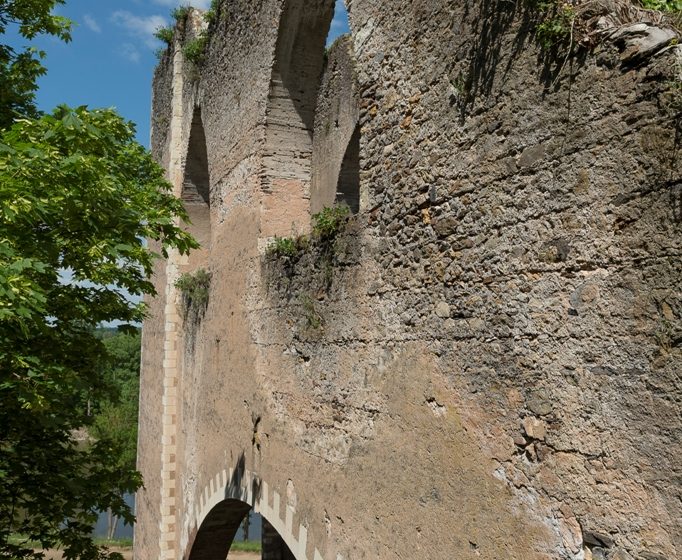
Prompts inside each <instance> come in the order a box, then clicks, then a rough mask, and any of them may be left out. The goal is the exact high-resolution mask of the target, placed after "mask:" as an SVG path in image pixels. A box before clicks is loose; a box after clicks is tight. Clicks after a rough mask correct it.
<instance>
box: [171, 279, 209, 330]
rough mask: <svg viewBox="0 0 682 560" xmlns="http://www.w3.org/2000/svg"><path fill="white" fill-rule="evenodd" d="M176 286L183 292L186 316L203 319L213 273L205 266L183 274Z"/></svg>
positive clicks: (187, 317)
mask: <svg viewBox="0 0 682 560" xmlns="http://www.w3.org/2000/svg"><path fill="white" fill-rule="evenodd" d="M175 287H176V288H177V289H178V290H180V293H181V294H182V309H183V313H184V318H185V320H186V321H187V320H188V319H195V320H198V319H201V317H203V315H204V312H205V311H206V307H207V306H208V297H209V289H210V287H211V273H210V272H207V271H206V270H204V269H203V268H200V269H198V270H196V271H194V272H187V273H185V274H182V275H181V276H180V278H178V279H177V281H176V282H175Z"/></svg>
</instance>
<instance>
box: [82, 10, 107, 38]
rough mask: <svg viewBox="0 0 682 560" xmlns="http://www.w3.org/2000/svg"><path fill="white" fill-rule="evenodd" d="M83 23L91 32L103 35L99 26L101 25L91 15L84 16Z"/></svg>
mask: <svg viewBox="0 0 682 560" xmlns="http://www.w3.org/2000/svg"><path fill="white" fill-rule="evenodd" d="M83 22H84V23H85V27H87V28H88V29H89V30H90V31H94V32H95V33H102V28H101V27H100V26H99V23H97V20H95V18H94V17H92V16H91V15H87V14H86V15H85V16H83Z"/></svg>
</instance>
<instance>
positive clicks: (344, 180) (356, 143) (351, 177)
mask: <svg viewBox="0 0 682 560" xmlns="http://www.w3.org/2000/svg"><path fill="white" fill-rule="evenodd" d="M336 202H337V203H341V204H346V205H348V207H349V208H350V211H351V212H352V213H353V214H356V213H357V212H358V211H359V210H360V125H359V124H358V125H357V126H356V127H355V131H354V132H353V135H352V136H351V138H350V141H349V142H348V147H347V148H346V153H345V154H344V156H343V161H342V162H341V171H340V172H339V181H338V184H337V187H336Z"/></svg>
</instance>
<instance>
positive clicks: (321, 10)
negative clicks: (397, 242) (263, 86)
mask: <svg viewBox="0 0 682 560" xmlns="http://www.w3.org/2000/svg"><path fill="white" fill-rule="evenodd" d="M334 6H335V0H316V1H314V2H311V1H310V0H286V1H285V2H284V6H283V9H282V14H281V17H280V23H279V30H278V34H277V41H276V45H275V60H274V65H273V69H272V73H271V78H270V88H269V93H268V102H267V109H266V125H265V147H264V151H263V173H262V186H263V198H262V203H261V204H262V208H261V216H262V219H261V232H262V235H263V236H264V237H268V236H273V235H290V234H291V230H292V227H293V228H294V229H297V228H298V229H301V230H304V229H306V228H307V227H308V222H309V216H310V182H311V175H312V151H313V130H314V124H315V108H316V104H317V94H318V90H319V86H320V80H321V77H322V71H323V68H324V58H325V41H326V39H327V35H328V31H329V28H330V25H331V21H332V17H333V14H334Z"/></svg>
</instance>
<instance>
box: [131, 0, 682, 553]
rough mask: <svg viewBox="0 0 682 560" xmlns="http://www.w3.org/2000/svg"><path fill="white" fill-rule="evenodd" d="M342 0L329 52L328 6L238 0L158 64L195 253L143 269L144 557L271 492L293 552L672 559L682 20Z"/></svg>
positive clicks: (163, 158) (677, 527) (272, 513)
mask: <svg viewBox="0 0 682 560" xmlns="http://www.w3.org/2000/svg"><path fill="white" fill-rule="evenodd" d="M348 4H349V6H348V8H349V13H350V19H351V28H352V34H351V37H350V38H349V39H345V40H341V41H339V42H338V43H337V44H336V45H335V46H334V48H333V49H331V51H330V52H329V53H327V55H326V56H325V52H324V41H325V37H326V30H327V29H328V26H329V22H330V20H331V16H332V12H333V1H332V0H309V1H303V0H256V1H254V0H248V1H247V0H231V1H229V2H227V1H226V2H221V3H220V5H219V11H218V18H217V22H216V23H215V24H212V25H211V26H210V28H209V30H208V31H209V33H210V41H209V44H208V48H207V52H206V57H205V61H204V62H203V63H202V64H201V65H199V66H198V67H197V66H195V65H193V64H192V63H190V62H188V61H186V60H184V59H183V55H182V49H181V43H182V41H187V40H189V39H190V38H191V37H192V36H196V34H198V33H200V32H201V27H202V25H203V24H202V21H201V17H200V16H199V14H197V13H193V14H192V15H191V17H190V18H189V19H188V21H187V22H183V24H182V25H181V27H180V28H179V29H178V30H177V31H176V45H175V46H174V48H173V49H171V52H169V53H167V55H166V56H165V57H164V58H163V60H162V61H161V63H160V65H159V67H158V69H157V72H156V75H155V80H154V109H153V126H152V148H153V152H154V155H155V157H156V158H157V160H158V161H159V162H161V163H162V164H163V165H164V166H165V167H166V169H167V170H168V176H169V179H170V180H171V182H172V184H173V186H174V188H175V192H176V195H177V196H179V197H183V198H184V200H185V201H186V203H187V207H188V211H189V213H190V215H191V218H192V224H191V225H188V228H190V230H191V231H192V232H193V233H194V234H195V235H197V237H198V238H200V239H201V241H202V244H203V249H202V251H198V252H196V253H195V254H193V255H192V256H191V257H190V258H189V259H180V258H179V257H178V256H177V255H171V256H170V258H169V259H168V261H167V262H159V263H158V265H157V273H156V274H155V276H154V282H155V285H156V286H157V291H158V292H159V294H160V296H159V297H158V298H156V299H155V300H153V301H151V302H150V316H149V319H148V320H147V321H146V323H145V325H144V335H143V364H142V395H141V407H140V449H139V457H140V459H139V461H140V469H141V470H142V472H143V474H144V477H145V489H144V490H143V491H141V492H140V494H139V496H138V524H137V526H136V542H135V554H136V557H137V558H139V559H149V558H177V559H181V558H188V559H190V558H191V559H193V560H196V559H208V558H211V559H213V558H224V557H225V554H226V552H227V548H228V547H229V544H230V541H231V538H232V536H233V534H234V531H235V530H236V525H237V524H238V522H239V520H240V519H241V517H242V516H243V515H244V514H245V512H246V511H247V510H248V508H249V507H252V506H253V507H254V508H255V509H256V510H258V511H260V512H261V513H262V514H263V516H264V517H265V519H267V521H268V522H269V524H270V525H271V526H272V528H273V529H274V532H276V533H277V534H279V536H280V537H281V539H282V542H283V543H285V544H286V547H285V548H286V549H288V551H284V553H283V554H285V555H286V554H289V553H290V554H291V555H293V557H294V558H296V559H297V560H303V559H308V560H321V559H325V560H327V559H332V560H337V559H338V558H345V559H352V560H355V559H362V558H366V559H393V558H406V559H411V558H422V557H425V558H432V559H443V560H445V559H448V560H449V559H452V558H463V559H466V558H471V559H474V558H485V559H494V558H504V559H505V560H506V559H524V560H528V559H535V558H537V559H540V558H546V559H550V558H551V559H580V560H582V559H589V558H593V559H595V560H596V559H602V558H604V559H607V560H628V559H635V560H660V559H665V560H673V559H675V558H678V557H679V556H680V552H681V550H682V532H681V527H682V505H681V504H682V472H681V469H682V461H680V457H682V449H681V447H682V446H681V443H680V442H681V440H682V438H681V435H682V433H681V429H682V414H681V413H682V381H681V378H680V371H681V370H682V367H681V363H682V361H681V360H680V357H681V350H680V345H681V341H682V324H681V322H680V316H681V314H682V300H681V294H680V280H681V279H682V274H681V272H682V271H681V269H682V259H681V256H682V251H681V247H680V229H681V220H682V176H681V166H680V164H679V154H678V151H679V141H680V134H681V131H680V119H679V116H680V110H681V109H680V105H681V103H682V102H681V101H680V96H679V84H680V80H681V79H682V49H680V47H679V46H676V44H675V41H674V38H675V37H676V32H675V31H673V30H672V29H670V28H669V27H667V26H666V24H665V21H664V20H661V18H660V17H659V16H658V15H656V14H653V13H648V12H645V11H638V10H635V9H629V8H628V9H622V8H619V9H618V10H615V8H614V5H608V4H607V3H606V2H605V1H604V2H601V0H600V2H594V3H591V4H590V7H589V9H590V10H592V11H590V12H589V13H588V14H587V15H588V16H589V17H590V18H592V20H591V21H593V23H594V27H593V28H591V29H594V30H595V31H594V35H593V36H592V37H591V40H590V44H591V45H592V47H591V50H589V51H588V50H587V49H579V50H578V55H577V56H575V57H568V58H567V57H565V56H564V55H563V54H562V53H555V54H554V55H553V54H552V53H551V52H548V51H547V50H546V49H542V48H541V47H540V46H539V45H538V43H537V41H536V37H535V36H534V31H533V30H534V29H535V23H534V17H535V14H534V13H533V11H532V10H533V9H532V8H531V6H530V4H526V3H521V2H520V3H516V4H515V3H513V2H508V1H502V0H499V1H495V0H491V1H487V0H486V1H483V0H480V1H479V0H476V1H473V0H472V1H470V2H457V3H455V2H446V1H436V0H420V1H419V2H414V1H410V0H353V1H352V2H349V3H348ZM616 13H617V14H618V17H617V16H616V15H615V14H616ZM623 14H626V15H627V18H626V19H623V18H624V17H625V16H624V15H623ZM586 17H587V16H586ZM628 18H629V19H628ZM340 179H341V180H340ZM346 185H352V187H347V186H346ZM347 192H349V193H352V194H351V195H347V194H346V193H347ZM339 199H341V200H346V202H347V203H348V204H349V205H350V206H351V207H352V208H353V210H354V211H357V212H354V213H353V215H352V216H351V218H350V220H349V222H348V224H347V225H346V226H345V227H344V229H343V231H342V232H341V233H340V234H339V235H338V236H337V237H336V238H335V239H334V240H331V241H328V242H324V243H323V242H319V241H316V240H315V239H313V240H312V242H311V243H310V244H309V245H307V246H305V247H301V248H299V249H298V250H297V251H296V253H295V254H294V255H279V256H278V255H273V254H270V253H268V252H267V251H266V247H268V245H269V244H270V243H271V240H272V238H273V236H283V237H287V236H298V235H300V234H305V233H308V232H310V230H311V222H310V215H311V212H317V211H319V210H320V209H321V208H322V207H324V206H328V205H330V204H331V203H333V202H334V201H335V200H339ZM199 268H206V269H207V270H209V271H210V272H211V274H212V279H211V288H210V295H209V303H208V307H207V309H206V311H205V313H204V314H203V316H194V317H193V318H191V320H189V319H188V318H187V317H184V318H183V312H182V308H181V302H180V298H179V294H178V293H177V290H176V288H175V281H176V279H177V277H178V276H179V274H181V273H183V272H186V271H192V270H197V269H199ZM274 532H272V531H269V532H268V535H270V536H272V537H273V539H274V537H275V536H276V535H275V533H274ZM275 540H276V539H275ZM278 546H280V545H278ZM282 550H284V548H282ZM268 553H270V554H273V555H274V554H275V552H274V551H273V550H269V551H268ZM273 557H274V556H273ZM283 557H286V556H283Z"/></svg>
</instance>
